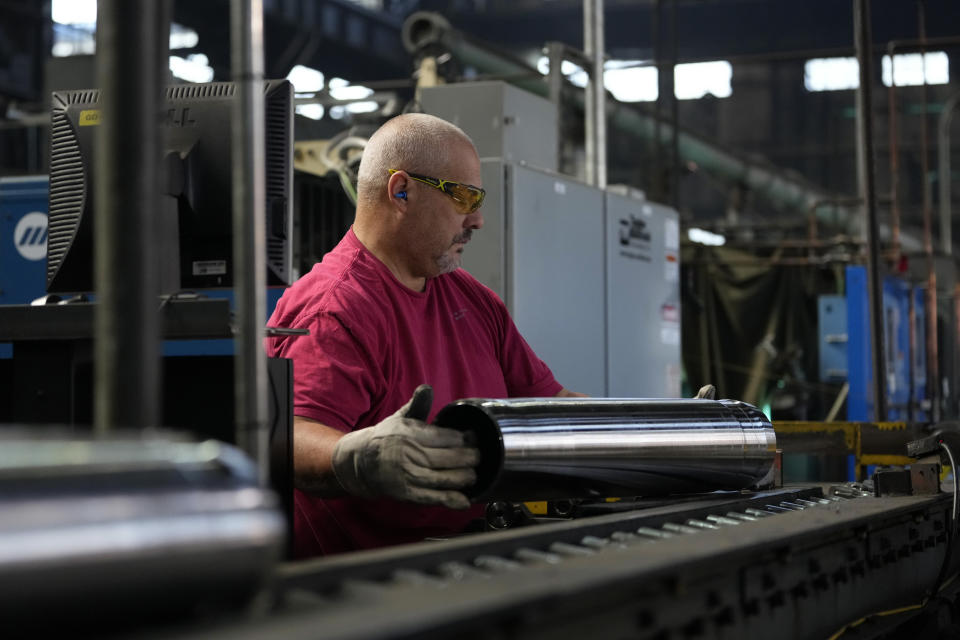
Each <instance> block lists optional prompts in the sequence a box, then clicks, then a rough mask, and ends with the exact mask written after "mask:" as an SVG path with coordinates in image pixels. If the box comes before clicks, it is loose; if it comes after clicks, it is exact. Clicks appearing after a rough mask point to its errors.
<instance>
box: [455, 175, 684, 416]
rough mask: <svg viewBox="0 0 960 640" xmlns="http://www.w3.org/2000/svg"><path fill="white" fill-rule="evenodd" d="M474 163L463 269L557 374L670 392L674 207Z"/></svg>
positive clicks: (674, 343) (599, 391)
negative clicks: (478, 203) (474, 199)
mask: <svg viewBox="0 0 960 640" xmlns="http://www.w3.org/2000/svg"><path fill="white" fill-rule="evenodd" d="M481 169H482V175H483V180H484V188H485V189H486V190H487V199H486V200H485V202H484V206H483V216H484V226H483V228H482V229H480V230H479V231H477V232H476V233H475V234H474V236H473V239H472V240H471V242H470V244H469V245H467V248H466V250H465V251H464V254H463V267H464V268H465V269H466V270H467V271H469V272H470V273H471V274H473V275H474V277H476V278H477V279H478V280H480V281H481V282H483V283H484V284H486V285H487V286H488V287H490V288H491V289H493V291H494V292H495V293H497V294H498V295H499V296H500V297H501V298H502V299H503V300H504V302H505V303H506V305H507V308H508V309H509V310H510V313H511V315H512V316H513V319H514V322H516V324H517V327H518V328H519V329H520V332H521V333H522V334H523V336H524V337H525V338H526V340H527V342H529V344H530V346H531V347H532V348H533V349H534V351H536V353H537V355H538V356H540V358H542V359H543V360H544V361H545V362H546V363H547V364H548V365H549V366H550V368H551V369H552V370H553V372H554V375H555V376H556V377H557V379H558V380H559V381H560V382H561V383H562V384H563V385H564V386H566V387H567V388H569V389H573V390H576V391H581V392H583V393H587V394H590V395H593V396H609V397H651V398H654V397H678V396H679V395H680V378H681V364H680V265H679V241H680V229H679V220H678V216H677V213H676V212H675V211H673V210H672V209H670V208H669V207H664V206H662V205H657V204H654V203H650V202H647V201H645V200H642V199H636V198H630V197H627V196H621V195H615V194H611V193H607V192H604V191H603V190H600V189H597V188H595V187H592V186H589V185H586V184H583V183H581V182H578V181H576V180H573V179H571V178H568V177H565V176H560V175H557V174H555V173H552V172H548V171H541V170H538V169H533V168H531V167H526V166H519V165H514V164H509V163H505V162H502V161H500V160H499V159H485V160H483V161H482V162H481Z"/></svg>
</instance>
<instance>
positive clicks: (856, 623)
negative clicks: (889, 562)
mask: <svg viewBox="0 0 960 640" xmlns="http://www.w3.org/2000/svg"><path fill="white" fill-rule="evenodd" d="M958 576H960V574H958V573H955V574H953V575H952V576H950V579H949V580H947V581H945V582H944V583H943V584H942V585H940V588H939V590H938V592H939V591H943V590H944V589H946V588H947V587H949V586H950V584H952V583H953V581H954V580H956V579H957V577H958ZM925 606H926V603H923V604H911V605H907V606H905V607H898V608H896V609H888V610H887V611H879V612H877V613H871V614H869V615H865V616H863V617H862V618H860V619H859V620H854V621H853V622H851V623H849V624H846V625H844V626H843V627H842V628H841V629H840V630H839V631H837V632H836V633H834V634H833V635H832V636H830V637H829V638H827V640H837V638H839V637H840V636H842V635H843V634H845V633H846V632H847V631H850V630H851V629H854V628H856V627H859V626H860V625H861V624H863V623H864V622H866V621H867V620H869V619H870V618H880V617H883V616H892V615H896V614H898V613H906V612H907V611H915V610H917V609H922V608H924V607H925Z"/></svg>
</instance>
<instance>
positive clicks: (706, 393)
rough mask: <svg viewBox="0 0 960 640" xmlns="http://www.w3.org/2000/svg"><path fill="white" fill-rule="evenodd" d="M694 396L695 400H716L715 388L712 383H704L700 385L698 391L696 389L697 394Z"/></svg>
mask: <svg viewBox="0 0 960 640" xmlns="http://www.w3.org/2000/svg"><path fill="white" fill-rule="evenodd" d="M694 398H695V399H697V400H716V399H717V388H716V387H715V386H713V385H712V384H705V385H703V386H702V387H700V391H697V395H695V396H694Z"/></svg>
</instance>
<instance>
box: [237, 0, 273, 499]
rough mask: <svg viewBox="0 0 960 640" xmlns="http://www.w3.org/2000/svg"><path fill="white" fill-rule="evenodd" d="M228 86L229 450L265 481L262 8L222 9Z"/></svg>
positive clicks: (253, 2) (254, 1)
mask: <svg viewBox="0 0 960 640" xmlns="http://www.w3.org/2000/svg"><path fill="white" fill-rule="evenodd" d="M230 43H231V61H232V62H231V68H232V75H233V81H234V82H235V83H236V85H237V93H236V100H235V103H234V110H233V123H232V135H233V263H234V265H233V266H234V295H235V299H236V338H235V343H236V347H235V353H236V360H235V362H234V394H235V395H234V399H235V405H234V406H235V409H234V410H235V413H236V429H237V431H236V433H237V444H238V445H239V446H240V447H241V448H243V449H244V450H245V451H246V452H247V453H248V454H249V455H250V456H251V457H252V458H253V459H254V460H255V461H256V464H257V470H258V472H259V475H260V483H261V484H265V483H266V482H267V481H268V479H269V456H268V454H269V434H268V431H267V404H266V402H267V361H266V355H265V354H264V351H263V345H262V344H261V340H262V338H263V326H264V324H265V320H266V288H267V282H266V237H265V234H266V229H265V225H266V213H265V210H264V208H265V198H266V194H265V189H266V185H265V180H266V177H265V175H266V174H265V171H266V170H265V168H264V147H265V141H264V135H265V132H264V121H263V119H264V106H263V3H262V1H261V0H233V1H232V2H231V5H230Z"/></svg>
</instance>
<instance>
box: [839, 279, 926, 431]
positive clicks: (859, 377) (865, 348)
mask: <svg viewBox="0 0 960 640" xmlns="http://www.w3.org/2000/svg"><path fill="white" fill-rule="evenodd" d="M846 281H847V283H846V287H847V335H848V339H849V343H848V344H849V351H848V367H847V378H848V381H849V383H850V395H849V399H848V400H847V419H848V420H851V421H870V420H874V419H875V414H874V401H873V385H872V383H871V381H872V379H873V373H872V371H873V369H872V362H873V359H872V357H871V354H870V313H869V300H868V293H867V271H866V268H864V267H863V266H848V267H847V269H846ZM912 295H913V292H912V291H911V288H910V286H909V285H907V284H906V283H905V282H904V281H902V280H900V279H899V278H894V277H886V278H884V280H883V303H882V312H883V331H884V359H885V363H884V368H883V371H884V375H885V382H886V391H887V419H888V420H908V419H910V401H911V392H910V375H911V369H912V361H911V357H910V321H909V319H910V298H911V296H912Z"/></svg>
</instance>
